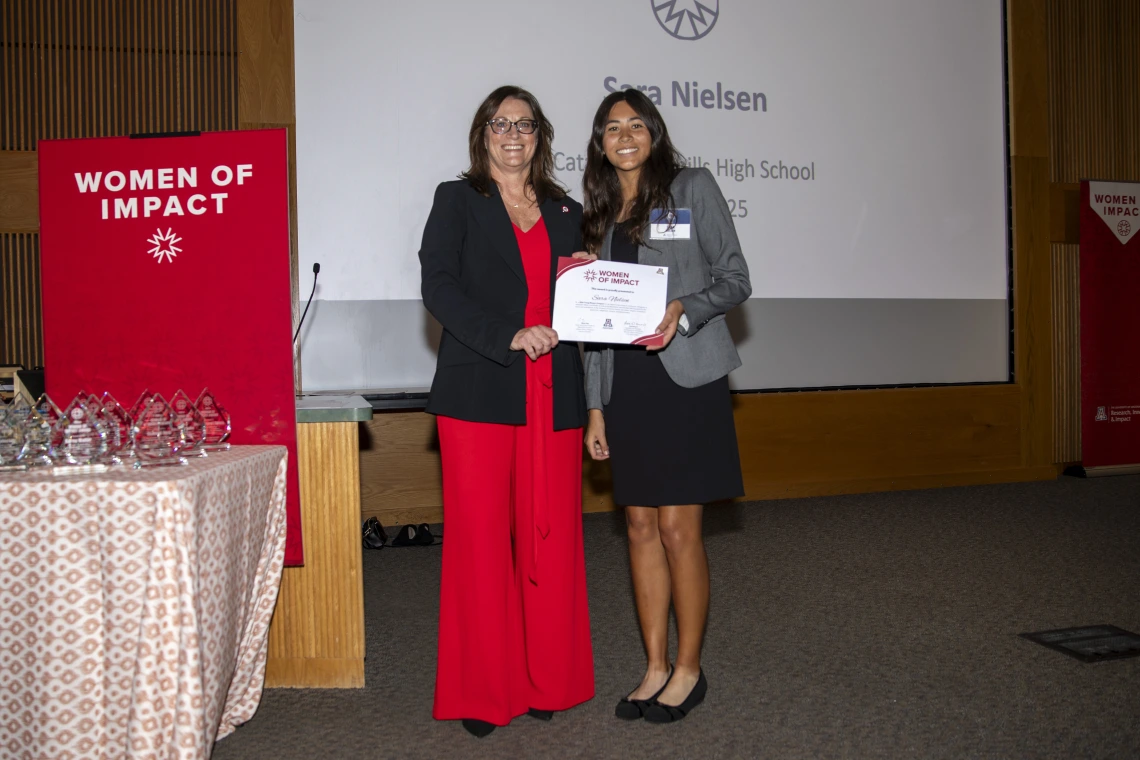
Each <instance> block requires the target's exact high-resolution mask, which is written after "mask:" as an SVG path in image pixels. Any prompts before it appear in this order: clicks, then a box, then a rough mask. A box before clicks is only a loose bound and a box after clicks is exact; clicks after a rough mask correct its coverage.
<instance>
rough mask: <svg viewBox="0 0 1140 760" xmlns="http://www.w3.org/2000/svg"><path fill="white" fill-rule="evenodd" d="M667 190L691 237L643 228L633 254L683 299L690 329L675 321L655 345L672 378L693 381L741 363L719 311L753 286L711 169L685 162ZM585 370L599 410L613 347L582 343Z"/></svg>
mask: <svg viewBox="0 0 1140 760" xmlns="http://www.w3.org/2000/svg"><path fill="white" fill-rule="evenodd" d="M671 189H672V191H673V204H674V207H675V208H678V209H683V208H687V209H690V210H691V212H692V227H691V231H690V236H689V239H688V240H650V239H649V231H648V229H647V230H646V231H645V235H644V237H645V242H646V245H642V246H640V247H638V249H637V261H638V263H639V264H649V265H652V266H667V267H669V285H668V292H667V295H666V297H667V298H668V300H670V301H673V300H676V299H680V301H681V303H682V304H683V305H684V307H685V316H686V317H687V319H688V329H687V330H682V329H680V328H678V330H677V334H676V335H675V336H674V337H673V340H672V341H671V342H670V343H669V345H668V346H666V347H665V348H664V349H662V350H661V352H660V355H661V363H662V364H663V365H664V366H665V371H666V372H668V373H669V377H671V378H672V379H673V382H675V383H677V385H680V386H682V387H684V388H696V387H697V386H699V385H704V384H705V383H711V382H712V381H713V380H716V379H717V378H720V377H724V376H725V375H727V374H728V373H729V372H731V371H732V370H734V369H736V368H737V367H739V366H740V357H739V356H738V355H737V353H736V346H734V345H733V343H732V336H731V335H730V334H729V332H728V325H726V324H725V322H724V315H725V313H726V312H727V311H728V310H729V309H731V308H732V307H734V306H738V305H740V304H741V303H744V301H745V300H747V299H748V296H749V295H751V294H752V285H751V283H750V282H749V281H748V264H747V263H746V262H745V261H744V254H743V253H742V252H741V250H740V240H739V239H738V238H737V237H736V227H735V226H733V223H732V215H731V214H730V213H729V210H728V204H727V203H726V202H725V200H724V196H723V195H722V194H721V192H720V187H719V186H718V185H717V183H716V180H715V179H713V175H712V172H710V171H709V170H708V169H683V170H682V171H681V173H680V174H678V175H677V178H676V179H675V180H673V186H672V188H671ZM613 234H614V230H613V227H610V229H609V230H607V231H606V238H605V240H604V241H603V243H602V250H601V251H599V252H598V258H599V259H604V260H606V261H609V260H610V257H611V253H610V246H611V244H612V241H613ZM682 321H684V320H682ZM585 371H586V406H587V407H588V408H590V409H601V408H602V407H603V405H605V404H608V403H609V401H610V390H611V389H612V388H613V380H614V351H613V349H612V348H608V347H605V346H604V345H602V344H597V343H587V344H585Z"/></svg>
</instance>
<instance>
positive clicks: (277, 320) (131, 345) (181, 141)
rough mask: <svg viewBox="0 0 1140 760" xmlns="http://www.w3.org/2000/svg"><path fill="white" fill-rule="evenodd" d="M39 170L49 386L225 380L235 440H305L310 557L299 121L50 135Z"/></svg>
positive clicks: (221, 390)
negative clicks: (294, 179)
mask: <svg viewBox="0 0 1140 760" xmlns="http://www.w3.org/2000/svg"><path fill="white" fill-rule="evenodd" d="M39 172H40V174H39V182H40V261H41V269H42V278H43V329H44V357H45V362H44V364H45V368H46V372H45V379H46V381H47V390H48V393H49V394H50V395H51V396H52V398H53V399H54V400H55V401H56V402H57V403H60V404H66V403H68V402H69V401H70V400H71V398H72V397H73V396H74V395H75V394H76V393H77V392H78V391H79V390H80V389H83V390H86V391H87V392H88V393H96V394H101V393H103V392H104V391H109V392H110V393H111V394H113V395H114V396H115V397H116V398H117V399H118V400H119V403H121V404H122V405H123V406H124V407H126V408H128V409H129V408H130V406H131V405H132V404H133V403H134V402H135V399H136V398H137V397H138V396H139V394H140V393H142V391H143V390H144V389H148V388H149V389H150V390H151V391H153V392H157V393H161V394H162V395H163V396H164V397H165V398H166V399H167V400H169V399H170V397H171V396H172V395H173V394H174V393H175V391H177V390H178V389H179V388H181V389H182V390H184V391H185V392H186V393H187V394H188V395H189V396H190V397H191V398H197V396H198V393H199V392H200V391H201V390H202V389H203V388H204V387H209V389H210V390H211V391H212V392H213V394H214V396H215V398H217V400H218V402H219V403H220V404H221V405H222V406H224V407H226V409H227V410H228V411H229V413H230V415H231V417H232V420H233V432H232V433H231V437H230V441H231V442H232V443H234V444H278V445H284V446H288V447H289V484H288V502H287V509H288V539H287V543H286V550H285V562H286V564H290V565H297V564H301V563H302V561H303V553H302V544H301V520H300V515H301V512H300V491H299V488H298V481H297V426H296V402H295V398H294V396H295V394H294V388H293V350H292V338H293V336H292V326H291V322H292V316H291V304H290V289H289V200H288V198H289V189H288V188H289V184H288V158H287V153H286V142H285V130H283V129H270V130H256V131H241V132H216V133H210V134H203V135H201V136H197V137H161V138H139V139H131V138H126V137H111V138H98V139H86V140H41V141H40V143H39Z"/></svg>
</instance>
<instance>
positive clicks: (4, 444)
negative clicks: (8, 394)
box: [0, 397, 28, 472]
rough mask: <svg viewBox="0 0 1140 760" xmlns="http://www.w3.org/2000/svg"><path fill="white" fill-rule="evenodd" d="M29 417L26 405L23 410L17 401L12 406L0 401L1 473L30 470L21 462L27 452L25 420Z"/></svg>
mask: <svg viewBox="0 0 1140 760" xmlns="http://www.w3.org/2000/svg"><path fill="white" fill-rule="evenodd" d="M17 398H19V397H17ZM27 416H28V408H27V404H26V403H25V404H24V406H23V408H22V409H17V408H16V404H15V401H13V403H11V404H6V403H4V402H3V401H0V472H14V471H19V470H26V469H27V468H28V466H27V465H26V464H24V463H23V462H21V461H20V459H21V458H23V456H24V450H25V445H24V419H25V418H26V417H27Z"/></svg>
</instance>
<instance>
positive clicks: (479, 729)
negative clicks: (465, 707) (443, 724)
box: [463, 718, 495, 739]
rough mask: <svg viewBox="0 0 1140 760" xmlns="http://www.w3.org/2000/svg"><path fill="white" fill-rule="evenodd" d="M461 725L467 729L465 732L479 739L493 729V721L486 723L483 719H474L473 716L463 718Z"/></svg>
mask: <svg viewBox="0 0 1140 760" xmlns="http://www.w3.org/2000/svg"><path fill="white" fill-rule="evenodd" d="M463 727H464V728H466V729H467V733H469V734H471V735H472V736H477V737H478V738H480V739H482V738H483V737H484V736H487V735H488V734H490V733H491V732H492V731H494V730H495V724H494V723H488V722H487V721H485V720H475V719H474V718H464V719H463Z"/></svg>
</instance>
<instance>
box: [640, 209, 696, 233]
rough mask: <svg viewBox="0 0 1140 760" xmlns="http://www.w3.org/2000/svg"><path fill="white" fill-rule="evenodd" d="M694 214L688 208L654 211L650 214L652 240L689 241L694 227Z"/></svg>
mask: <svg viewBox="0 0 1140 760" xmlns="http://www.w3.org/2000/svg"><path fill="white" fill-rule="evenodd" d="M692 222H693V212H692V211H691V210H690V209H687V208H678V209H674V210H673V211H666V210H665V209H660V208H658V209H653V211H651V212H650V214H649V239H650V240H688V239H689V235H690V232H691V230H692V227H693V224H692Z"/></svg>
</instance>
